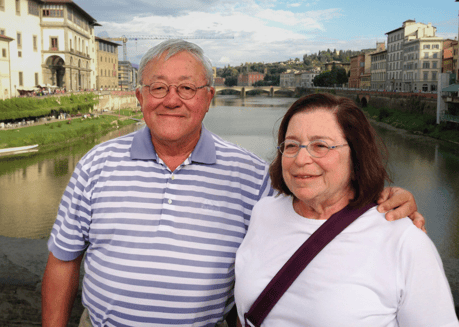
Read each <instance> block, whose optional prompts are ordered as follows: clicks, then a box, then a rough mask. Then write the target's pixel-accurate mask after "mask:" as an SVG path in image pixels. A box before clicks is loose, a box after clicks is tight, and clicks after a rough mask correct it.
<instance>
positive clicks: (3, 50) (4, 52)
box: [2, 48, 6, 58]
mask: <svg viewBox="0 0 459 327" xmlns="http://www.w3.org/2000/svg"><path fill="white" fill-rule="evenodd" d="M2 57H3V58H6V49H5V48H3V49H2Z"/></svg>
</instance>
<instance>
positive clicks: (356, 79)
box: [348, 53, 365, 89]
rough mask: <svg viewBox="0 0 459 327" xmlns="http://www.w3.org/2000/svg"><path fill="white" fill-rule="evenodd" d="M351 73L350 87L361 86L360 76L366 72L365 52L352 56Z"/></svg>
mask: <svg viewBox="0 0 459 327" xmlns="http://www.w3.org/2000/svg"><path fill="white" fill-rule="evenodd" d="M350 72H351V73H350V75H349V81H348V83H349V88H356V89H358V88H360V76H361V75H363V74H364V73H365V54H364V53H361V54H359V55H357V56H353V57H351V70H350Z"/></svg>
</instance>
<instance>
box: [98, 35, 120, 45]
mask: <svg viewBox="0 0 459 327" xmlns="http://www.w3.org/2000/svg"><path fill="white" fill-rule="evenodd" d="M95 39H96V41H104V42H105V43H110V44H113V45H116V46H121V44H119V43H116V42H113V41H110V40H107V39H104V38H103V37H98V36H96V37H95Z"/></svg>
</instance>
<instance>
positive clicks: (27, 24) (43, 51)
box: [0, 0, 98, 97]
mask: <svg viewBox="0 0 459 327" xmlns="http://www.w3.org/2000/svg"><path fill="white" fill-rule="evenodd" d="M96 25H98V23H97V22H96V21H95V19H94V18H92V17H91V16H90V15H89V14H88V13H86V12H85V11H84V10H83V9H81V8H80V7H79V6H78V5H77V4H76V3H74V2H73V1H72V0H0V34H1V35H4V36H5V37H8V38H10V39H12V40H11V42H9V49H8V50H7V52H8V51H9V65H10V70H9V76H8V77H7V78H8V81H7V82H5V79H6V78H5V77H4V76H5V73H4V72H3V70H2V72H1V73H0V74H1V76H2V77H1V78H0V80H1V84H2V85H1V87H2V90H3V91H2V93H4V92H5V91H4V90H5V87H4V86H5V85H9V87H8V89H7V93H8V97H14V96H17V95H19V94H18V90H20V89H31V88H33V87H35V86H37V85H45V84H50V85H55V86H57V87H60V88H66V89H67V90H83V89H93V88H95V87H96V76H95V68H96V62H95V60H94V59H95V44H94V26H96ZM1 47H2V49H3V48H4V47H5V42H4V41H3V42H1Z"/></svg>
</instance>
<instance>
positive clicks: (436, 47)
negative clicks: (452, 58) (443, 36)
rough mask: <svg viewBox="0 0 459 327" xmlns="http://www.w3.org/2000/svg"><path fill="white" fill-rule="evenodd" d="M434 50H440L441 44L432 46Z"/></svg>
mask: <svg viewBox="0 0 459 327" xmlns="http://www.w3.org/2000/svg"><path fill="white" fill-rule="evenodd" d="M432 49H440V44H432Z"/></svg>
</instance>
